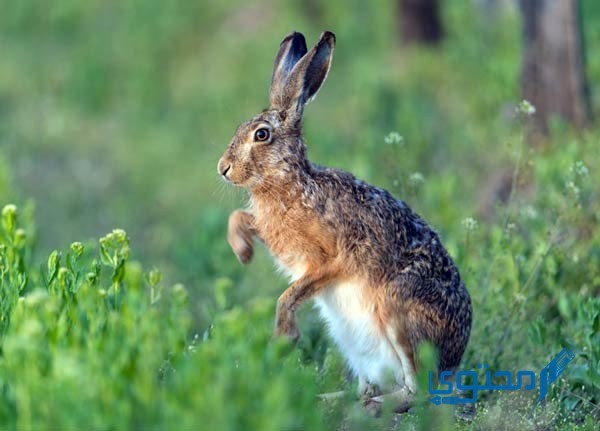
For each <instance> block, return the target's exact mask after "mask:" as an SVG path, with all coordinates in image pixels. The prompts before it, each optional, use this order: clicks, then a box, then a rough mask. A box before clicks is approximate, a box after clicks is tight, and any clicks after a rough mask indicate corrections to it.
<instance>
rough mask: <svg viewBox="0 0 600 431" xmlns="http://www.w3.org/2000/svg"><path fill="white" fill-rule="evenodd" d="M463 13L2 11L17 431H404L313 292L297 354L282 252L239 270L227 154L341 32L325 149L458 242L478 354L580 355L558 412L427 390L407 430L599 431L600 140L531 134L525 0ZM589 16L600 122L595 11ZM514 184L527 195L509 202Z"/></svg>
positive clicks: (1, 312) (0, 195)
mask: <svg viewBox="0 0 600 431" xmlns="http://www.w3.org/2000/svg"><path fill="white" fill-rule="evenodd" d="M443 3H444V10H443V12H444V22H445V24H446V26H447V30H448V31H447V39H446V40H445V41H444V43H443V45H442V46H441V47H440V48H439V49H437V50H431V49H424V48H415V49H409V50H406V49H404V50H403V49H401V48H400V46H399V43H398V40H399V34H398V30H397V28H395V22H394V14H393V11H392V8H393V4H394V2H392V1H391V0H387V1H383V0H382V1H375V2H368V4H364V2H357V1H354V2H350V3H348V2H341V1H329V2H326V3H325V2H323V3H322V4H320V5H318V6H317V7H315V8H306V7H304V6H302V5H301V4H300V3H297V2H293V1H291V0H290V1H284V2H277V3H273V2H266V1H259V2H255V3H253V4H248V2H242V1H239V0H229V1H224V2H202V3H194V2H189V1H183V0H179V1H176V0H173V1H157V0H147V1H132V0H130V1H123V2H116V1H95V0H94V1H88V2H78V1H74V0H61V1H56V2H51V4H47V3H44V2H39V1H34V0H22V1H19V2H9V3H7V2H5V4H3V5H2V13H0V46H2V61H1V62H0V207H3V206H4V204H5V203H9V202H16V203H17V204H18V209H17V210H16V213H14V212H13V209H11V208H12V207H8V209H5V210H4V212H3V215H2V223H3V224H2V228H1V229H0V291H1V292H2V294H1V296H0V337H1V338H0V429H7V430H12V429H15V430H16V429H18V430H28V429H36V430H37V429H107V430H108V429H188V428H189V429H197V428H198V427H202V428H205V429H274V430H275V429H277V430H279V429H337V428H339V427H340V424H341V423H344V424H345V426H346V427H347V429H389V428H390V421H391V420H392V418H391V413H390V412H389V411H387V410H386V412H385V413H384V417H383V418H381V419H378V420H375V419H372V418H369V417H368V416H366V415H365V414H364V413H363V411H362V409H361V408H360V407H358V406H357V405H356V401H355V400H354V399H352V396H351V395H352V394H353V393H354V388H353V383H351V382H348V381H347V378H346V374H345V371H344V366H343V363H342V360H341V359H340V357H339V355H338V353H337V352H336V350H335V348H333V346H331V343H330V342H329V340H328V338H327V336H326V334H325V333H324V330H323V328H322V326H321V324H320V323H319V321H318V318H317V316H316V315H315V313H314V312H313V311H312V310H310V307H305V309H304V310H302V313H301V316H300V323H301V328H302V331H303V337H302V339H301V340H300V342H299V344H298V346H296V347H292V346H289V345H287V344H285V343H282V342H279V341H273V340H271V329H272V324H273V317H274V304H275V299H276V298H277V295H278V294H280V293H281V292H282V291H283V289H284V288H285V280H283V279H282V278H280V277H278V275H277V274H276V272H275V271H274V268H273V264H272V263H271V260H270V258H269V256H268V253H267V252H266V251H265V250H264V249H262V248H259V249H258V250H257V256H256V257H255V260H254V261H253V262H252V264H251V265H250V266H248V267H242V266H241V265H239V264H238V262H237V260H236V259H235V257H234V256H233V253H232V252H231V251H230V250H229V247H228V245H227V243H226V240H225V235H226V233H225V232H226V217H227V214H228V213H229V212H230V211H231V210H232V209H234V208H237V207H240V206H242V205H243V204H244V199H245V196H244V193H242V192H240V191H239V190H234V189H232V188H229V187H226V186H225V185H224V184H222V183H221V181H220V180H219V178H217V175H216V163H217V160H218V158H219V157H220V155H221V153H222V152H223V150H224V149H225V147H226V145H227V143H228V141H229V139H230V138H231V135H232V134H233V132H234V130H235V126H236V124H237V123H239V122H240V121H242V120H244V119H246V118H248V117H250V116H251V115H253V114H255V113H256V112H258V111H259V110H261V109H262V108H264V107H265V105H266V103H267V86H268V83H269V79H270V74H271V67H272V61H273V56H274V54H275V50H276V48H277V45H278V43H279V40H280V39H281V37H282V36H283V35H285V34H286V33H288V32H289V31H290V30H291V29H297V30H301V31H303V32H304V33H305V34H306V35H307V39H308V41H309V43H311V42H312V41H314V40H316V38H317V37H318V35H319V33H320V32H321V31H322V30H323V29H326V28H327V29H331V30H333V31H335V32H336V35H337V40H338V45H337V48H336V52H335V54H334V60H333V66H332V70H331V73H330V75H329V78H328V80H327V82H326V84H325V85H324V88H323V90H322V91H321V92H320V93H319V96H318V98H317V100H316V101H315V102H313V103H312V104H311V105H310V106H309V107H308V108H307V111H306V121H305V136H306V140H307V143H308V147H309V152H310V157H311V159H312V160H314V161H315V162H318V163H321V164H327V165H331V166H335V167H340V168H342V169H345V170H349V171H351V172H353V173H355V174H356V175H357V176H359V177H361V178H363V179H365V180H367V181H369V182H372V183H374V184H377V185H380V186H383V187H386V188H388V189H389V190H390V191H392V192H393V193H394V194H395V195H396V196H398V197H400V198H402V199H404V200H406V201H407V202H408V203H409V204H410V205H411V206H412V207H413V208H414V209H415V210H417V211H418V212H419V213H420V214H421V215H423V216H424V217H425V219H427V220H428V221H429V222H430V223H431V224H432V225H433V226H434V227H435V228H436V229H437V230H438V231H439V233H440V235H441V237H442V239H443V241H444V244H445V245H446V246H447V248H448V249H449V251H450V252H451V254H452V255H453V256H454V258H455V260H456V262H457V264H458V266H459V268H460V269H461V274H462V276H463V278H464V279H465V282H466V284H467V286H468V288H469V291H470V292H471V295H472V298H473V307H474V322H473V332H472V336H471V340H470V343H469V346H468V349H467V352H466V354H465V357H464V359H463V367H464V368H466V369H475V368H476V365H477V364H478V363H483V362H485V363H488V364H489V365H490V368H492V369H507V370H513V371H515V370H520V369H536V370H539V369H541V368H542V367H543V366H544V365H545V364H547V363H548V361H549V360H550V359H551V358H552V357H553V356H554V355H555V354H556V353H558V351H560V350H561V349H562V348H563V347H569V348H571V349H572V350H573V351H574V352H575V353H576V359H575V361H574V362H573V363H572V364H571V365H569V368H568V369H567V370H566V371H565V373H564V374H563V375H562V376H561V379H560V381H559V382H557V383H556V384H555V385H554V386H553V387H552V389H551V391H550V393H549V396H548V398H547V402H546V403H545V404H543V405H540V406H537V407H533V403H534V400H535V398H536V394H531V393H520V394H516V395H515V394H502V393H482V394H480V402H479V403H478V405H477V415H476V417H475V421H474V423H473V424H468V423H456V422H455V421H454V419H453V418H452V413H451V412H448V411H443V413H440V408H439V407H436V406H433V405H431V406H427V405H426V406H419V407H417V408H416V409H415V413H414V414H413V415H410V416H405V417H402V418H401V423H400V424H399V428H400V429H415V428H416V429H494V430H495V429H553V428H558V429H590V430H591V429H594V428H595V426H596V424H597V422H598V420H600V419H599V418H600V409H599V408H598V405H599V403H600V389H599V388H600V375H599V371H598V369H599V365H600V299H599V297H600V232H599V231H598V228H597V227H598V223H599V221H600V220H599V215H598V214H600V199H599V198H600V196H599V193H598V187H597V184H598V183H599V182H600V173H599V172H600V155H599V154H598V151H597V146H598V143H599V141H600V129H598V128H597V127H596V128H591V129H590V130H588V131H583V132H582V131H575V130H571V129H569V127H568V126H567V125H565V124H561V123H560V122H558V121H556V122H554V123H553V127H552V135H551V137H550V139H549V142H548V145H547V146H545V147H541V148H531V147H529V146H528V145H527V144H526V143H524V142H523V138H522V136H523V130H524V126H523V122H526V121H527V118H525V117H524V116H523V115H516V114H515V106H516V105H517V103H518V101H519V91H518V89H519V84H518V79H519V64H520V47H519V44H520V27H519V20H518V16H517V15H516V12H515V11H514V10H513V9H510V8H509V9H507V10H503V9H500V10H498V11H496V12H495V13H493V14H492V15H486V13H485V12H484V10H483V9H479V8H477V7H475V6H473V2H464V1H459V0H447V1H445V2H443ZM315 4H316V3H315ZM583 8H584V14H583V15H584V25H585V35H586V44H587V46H588V52H587V54H588V58H587V73H588V77H589V79H590V84H591V93H592V96H593V105H594V106H595V107H596V111H598V106H600V104H599V103H598V101H599V99H598V97H599V96H598V95H599V94H600V87H598V85H597V83H598V82H600V55H599V54H598V53H597V50H596V51H595V50H593V49H592V47H593V46H597V45H598V43H600V30H599V29H600V7H598V6H597V5H596V2H594V1H592V0H584V1H583ZM390 132H397V133H399V134H400V135H401V136H402V139H401V140H395V141H394V142H392V143H386V139H385V138H386V137H387V136H389V134H390ZM388 141H389V140H388ZM501 176H506V177H508V178H510V179H511V180H512V181H509V185H510V184H512V185H514V187H513V191H512V193H510V196H509V197H508V198H507V200H505V201H502V202H494V201H493V200H490V199H489V195H490V193H489V191H490V187H489V185H490V184H493V183H494V181H493V178H495V177H501ZM4 208H7V207H4ZM471 219H472V220H471ZM115 227H119V228H123V229H124V230H125V231H127V234H125V233H124V232H123V231H121V230H116V231H114V232H113V228H115ZM106 232H112V233H111V234H109V235H107V236H102V235H104V234H105V233H106ZM99 237H102V240H100V242H99V241H97V240H96V238H99ZM75 241H81V243H74V242H75ZM72 244H75V245H72ZM55 249H56V250H58V251H55ZM153 265H156V267H157V268H160V271H158V270H157V269H155V267H154V266H153ZM161 274H162V275H161ZM180 283H182V284H180ZM183 286H185V287H183ZM421 383H423V381H422V382H421ZM425 384H426V382H425ZM341 389H346V390H348V392H349V394H350V395H349V396H348V399H346V400H343V401H342V402H340V403H335V404H331V405H329V404H323V403H322V402H319V401H317V399H316V394H318V393H321V392H333V391H338V390H341ZM507 412H510V413H511V414H509V415H508V414H507ZM431 421H434V422H431Z"/></svg>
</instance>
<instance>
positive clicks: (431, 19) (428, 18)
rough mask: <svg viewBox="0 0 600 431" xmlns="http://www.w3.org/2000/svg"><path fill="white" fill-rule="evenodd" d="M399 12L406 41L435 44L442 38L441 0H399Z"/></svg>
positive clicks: (402, 32)
mask: <svg viewBox="0 0 600 431" xmlns="http://www.w3.org/2000/svg"><path fill="white" fill-rule="evenodd" d="M398 14H399V21H400V23H399V24H400V32H401V34H402V41H403V42H404V43H426V44H432V45H434V44H437V43H438V42H440V41H441V40H442V37H443V34H444V31H443V29H442V20H441V18H440V7H439V0H398Z"/></svg>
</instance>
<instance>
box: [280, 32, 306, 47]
mask: <svg viewBox="0 0 600 431" xmlns="http://www.w3.org/2000/svg"><path fill="white" fill-rule="evenodd" d="M290 39H301V40H304V35H303V34H302V33H300V32H299V31H296V30H292V31H291V32H289V33H288V34H286V35H285V37H284V38H283V40H282V41H281V45H283V44H284V43H286V42H287V41H289V40H290Z"/></svg>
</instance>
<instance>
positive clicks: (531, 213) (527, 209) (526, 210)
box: [521, 205, 538, 220]
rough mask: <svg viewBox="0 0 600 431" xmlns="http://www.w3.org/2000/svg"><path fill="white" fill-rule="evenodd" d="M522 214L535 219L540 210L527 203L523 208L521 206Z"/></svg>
mask: <svg viewBox="0 0 600 431" xmlns="http://www.w3.org/2000/svg"><path fill="white" fill-rule="evenodd" d="M521 215H522V216H523V217H525V218H528V219H530V220H533V219H535V218H537V216H538V212H537V210H536V209H535V208H534V207H532V206H531V205H526V206H524V207H523V208H521Z"/></svg>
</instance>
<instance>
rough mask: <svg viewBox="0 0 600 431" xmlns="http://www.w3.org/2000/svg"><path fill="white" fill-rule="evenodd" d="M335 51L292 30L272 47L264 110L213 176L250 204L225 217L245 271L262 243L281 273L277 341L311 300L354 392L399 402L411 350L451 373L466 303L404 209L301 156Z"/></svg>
mask: <svg viewBox="0 0 600 431" xmlns="http://www.w3.org/2000/svg"><path fill="white" fill-rule="evenodd" d="M334 46H335V35H334V34H333V33H331V32H329V31H326V32H324V33H323V34H322V35H321V38H320V39H319V41H318V42H317V44H316V45H315V46H314V47H313V48H312V49H311V50H310V51H307V47H306V42H305V39H304V36H303V35H302V34H300V33H297V32H292V33H290V34H289V35H287V36H286V37H285V38H284V39H283V41H282V42H281V45H280V47H279V51H278V53H277V56H276V57H275V65H274V70H273V76H272V79H271V88H270V94H269V97H270V107H269V108H268V109H266V110H264V111H262V112H261V113H259V114H258V115H256V116H255V117H254V118H252V119H251V120H250V121H247V122H245V123H243V124H241V125H240V126H239V127H238V129H237V131H236V133H235V135H234V137H233V139H232V141H231V143H230V144H229V146H228V147H227V149H226V150H225V153H224V155H223V157H221V159H220V160H219V163H218V172H219V174H220V175H222V176H223V177H224V178H225V179H226V180H227V181H229V182H231V183H232V184H234V185H236V186H240V187H243V188H245V189H247V190H248V191H249V196H250V199H249V205H248V208H247V209H246V210H236V211H234V212H233V213H232V214H231V216H230V217H229V226H228V241H229V244H230V245H231V248H232V249H233V251H234V253H235V254H236V256H237V257H238V259H239V260H240V261H241V262H242V263H244V264H245V263H247V262H249V261H250V259H251V258H252V254H253V241H254V238H257V239H260V240H261V241H262V242H263V243H264V244H265V245H266V247H267V249H268V250H269V251H270V252H271V254H272V255H273V257H274V258H275V260H276V262H277V264H278V265H279V266H280V267H281V268H282V269H283V270H284V271H285V272H286V273H287V274H288V275H289V277H290V279H291V285H290V286H289V288H288V289H287V290H286V291H285V292H283V294H282V295H281V296H280V297H279V299H278V301H277V310H276V318H275V333H276V334H277V335H283V336H287V337H290V338H291V339H292V340H297V339H298V337H300V331H299V330H298V326H297V323H296V317H295V314H296V311H297V310H298V308H299V307H300V306H301V305H302V304H303V303H304V302H305V301H307V300H309V299H314V300H315V303H316V306H317V307H318V309H319V310H320V314H321V316H322V317H323V319H324V320H325V322H326V323H327V325H328V327H329V331H330V334H331V337H332V338H333V340H334V341H335V343H336V344H337V346H338V347H339V349H340V351H341V353H342V355H343V356H344V358H345V360H346V361H347V364H348V366H349V368H350V369H351V371H352V372H353V373H354V375H356V376H357V377H358V380H359V392H360V393H361V395H362V396H363V397H365V398H366V399H367V401H369V400H371V401H374V402H380V401H381V400H382V398H381V397H380V396H379V395H382V394H390V396H394V397H396V398H397V399H398V400H399V401H400V402H401V404H402V403H404V405H407V404H406V403H408V405H409V404H410V401H411V399H412V396H413V394H414V393H415V391H416V389H417V383H416V378H415V371H416V367H417V364H416V362H415V361H416V358H415V355H416V349H417V348H418V346H419V344H420V343H422V342H424V341H428V342H430V343H432V344H433V345H434V346H436V347H437V349H438V351H439V362H438V369H439V370H455V369H456V368H457V367H458V365H459V363H460V360H461V357H462V355H463V352H464V350H465V347H466V345H467V341H468V339H469V333H470V330H471V314H472V311H471V299H470V297H469V293H468V292H467V290H466V288H465V286H464V284H463V283H462V281H461V278H460V275H459V272H458V270H457V268H456V266H455V265H454V263H453V261H452V259H451V258H450V256H449V255H448V252H447V251H446V250H445V249H444V247H443V245H442V244H441V242H440V239H439V238H438V235H437V234H436V233H435V232H434V231H433V230H432V229H431V228H430V227H429V226H428V225H427V223H426V222H425V221H424V220H423V219H422V218H420V217H419V216H418V215H416V214H415V213H414V212H413V211H412V210H411V209H410V208H409V207H408V206H407V205H406V204H405V203H404V202H402V201H401V200H398V199H396V198H394V197H393V196H392V195H391V194H390V193H389V192H387V191H386V190H383V189H381V188H378V187H374V186H371V185H369V184H367V183H365V182H363V181H361V180H359V179H356V178H355V177H354V176H353V175H352V174H349V173H347V172H344V171H341V170H337V169H331V168H326V167H322V166H318V165H316V164H313V163H311V162H310V161H309V160H308V158H307V155H306V153H307V149H306V146H305V144H304V141H303V138H302V114H303V111H304V107H305V105H306V104H307V103H308V102H309V101H310V100H312V99H313V98H314V96H315V94H316V93H317V91H318V90H319V88H320V87H321V85H322V84H323V81H324V80H325V78H326V77H327V73H328V72H329V67H330V64H331V58H332V54H333V49H334ZM386 396H387V395H386Z"/></svg>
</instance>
